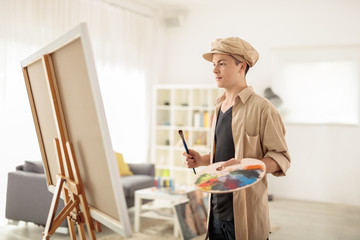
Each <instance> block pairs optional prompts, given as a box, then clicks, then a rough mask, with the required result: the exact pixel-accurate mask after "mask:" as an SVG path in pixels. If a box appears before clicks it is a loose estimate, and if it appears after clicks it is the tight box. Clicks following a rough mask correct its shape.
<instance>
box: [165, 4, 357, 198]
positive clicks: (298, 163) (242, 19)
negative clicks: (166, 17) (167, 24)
mask: <svg viewBox="0 0 360 240" xmlns="http://www.w3.org/2000/svg"><path fill="white" fill-rule="evenodd" d="M359 12H360V1H356V0H345V1H344V0H317V1H310V0H294V1H283V0H272V1H266V0H258V1H238V3H233V4H226V1H221V4H219V3H215V1H214V2H213V1H211V0H209V2H208V4H206V6H197V5H193V6H190V7H189V8H188V12H187V15H186V18H185V21H184V23H183V25H182V26H180V27H175V28H167V30H166V34H165V42H166V44H167V45H166V48H165V58H164V64H165V65H164V69H165V72H164V75H163V76H162V78H161V79H160V80H159V82H160V83H190V84H191V83H194V84H198V83H211V82H214V79H213V76H212V73H211V71H212V64H211V63H208V62H206V61H205V60H203V59H202V58H201V55H202V53H204V52H206V51H208V50H209V49H210V42H211V41H213V40H214V39H216V38H218V37H228V36H240V37H242V38H244V39H245V40H247V41H249V42H250V43H251V44H252V45H253V46H254V47H255V48H256V49H257V50H258V51H259V53H260V59H259V62H258V63H257V64H256V65H255V67H254V69H252V70H250V72H249V74H248V76H247V79H248V82H249V84H250V85H253V86H254V87H255V89H256V90H257V91H259V93H261V91H262V90H263V89H264V88H265V87H267V86H270V85H271V83H272V81H273V79H272V77H271V51H272V49H273V48H278V47H284V46H291V47H296V46H322V45H329V46H331V45H350V44H360V28H359V26H358V23H359V22H360V14H359ZM339 83H340V84H341V79H339ZM309 87H311V86H309ZM324 87H326V86H324ZM300 100H301V99H300ZM286 127H287V140H288V145H289V150H290V154H291V156H292V166H291V168H290V170H289V171H288V176H287V177H285V178H274V177H270V191H271V192H272V193H273V194H274V195H275V197H286V198H296V199H305V200H315V201H327V202H341V203H347V204H354V205H360V187H358V186H357V183H358V178H357V176H356V175H357V172H358V169H359V168H360V148H359V147H358V145H359V140H358V136H359V135H360V127H359V126H341V125H338V126H336V125H288V124H287V125H286ZM349 185H350V186H349Z"/></svg>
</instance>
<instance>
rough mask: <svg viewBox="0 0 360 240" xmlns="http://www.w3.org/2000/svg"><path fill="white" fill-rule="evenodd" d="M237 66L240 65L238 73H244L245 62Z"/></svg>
mask: <svg viewBox="0 0 360 240" xmlns="http://www.w3.org/2000/svg"><path fill="white" fill-rule="evenodd" d="M239 65H240V69H239V70H240V72H241V71H244V72H245V70H246V66H247V64H246V62H242V63H240V64H239Z"/></svg>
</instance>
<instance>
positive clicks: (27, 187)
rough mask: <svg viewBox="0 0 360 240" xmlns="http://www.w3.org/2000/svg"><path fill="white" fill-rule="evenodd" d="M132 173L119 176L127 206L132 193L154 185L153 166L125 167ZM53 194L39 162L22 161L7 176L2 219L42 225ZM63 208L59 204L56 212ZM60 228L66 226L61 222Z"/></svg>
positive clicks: (61, 204) (130, 205)
mask: <svg viewBox="0 0 360 240" xmlns="http://www.w3.org/2000/svg"><path fill="white" fill-rule="evenodd" d="M128 165H129V167H130V170H131V171H132V172H133V173H134V175H132V176H124V177H122V179H121V180H122V184H123V188H124V194H125V197H126V204H127V207H128V208H130V207H133V206H134V192H135V191H136V190H138V189H142V188H148V187H152V186H154V175H155V168H154V165H153V164H147V163H144V164H128ZM52 196H53V194H52V193H51V192H49V191H48V189H47V183H46V176H45V173H44V169H43V165H42V162H41V161H25V164H23V165H20V166H17V167H16V171H13V172H9V173H8V183H7V195H6V210H5V217H6V218H7V219H10V220H15V221H25V222H33V223H35V224H38V225H43V226H45V224H46V219H47V215H48V211H49V209H50V204H51V200H52ZM63 207H64V203H63V201H62V200H60V202H59V207H58V212H59V211H60V210H61V209H62V208H63ZM61 226H62V227H66V226H67V222H66V221H64V222H63V223H62V225H61Z"/></svg>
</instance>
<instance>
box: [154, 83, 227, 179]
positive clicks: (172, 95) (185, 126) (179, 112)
mask: <svg viewBox="0 0 360 240" xmlns="http://www.w3.org/2000/svg"><path fill="white" fill-rule="evenodd" d="M222 93H223V90H222V89H218V88H216V87H214V86H209V85H158V86H157V87H156V88H155V93H154V95H153V96H154V98H155V99H154V107H155V114H154V119H153V129H152V130H153V131H152V148H151V150H152V160H151V161H152V163H154V164H155V167H156V176H163V175H164V174H163V173H164V171H166V172H169V177H170V178H171V179H173V180H174V181H175V185H192V184H193V181H194V179H195V175H194V173H193V171H192V169H188V168H186V167H185V166H184V156H183V155H182V154H183V152H184V151H185V149H184V147H183V145H182V141H181V139H180V136H179V134H178V131H179V130H180V129H181V130H182V131H183V132H184V135H185V139H186V142H187V145H188V147H189V148H192V149H195V150H197V151H199V152H200V153H201V154H205V153H209V152H210V132H211V122H212V117H213V115H214V111H215V100H216V99H217V98H218V97H219V96H220V95H221V94H222Z"/></svg>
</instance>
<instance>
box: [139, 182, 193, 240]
mask: <svg viewBox="0 0 360 240" xmlns="http://www.w3.org/2000/svg"><path fill="white" fill-rule="evenodd" d="M193 190H194V188H191V189H190V188H189V189H186V190H184V191H174V192H170V191H166V190H165V189H159V188H155V187H152V188H145V189H140V190H137V191H135V209H134V210H135V212H134V215H135V216H134V230H135V232H139V230H140V224H141V223H140V220H141V217H146V218H154V219H163V220H170V221H173V222H174V236H178V232H179V231H178V224H177V219H176V214H175V213H174V209H173V207H174V205H176V204H178V203H183V202H186V201H188V200H189V199H188V197H187V193H188V192H191V191H193ZM142 200H165V201H168V202H169V204H170V207H171V208H172V211H173V214H172V215H168V216H166V215H159V214H156V213H155V212H153V211H144V212H142V209H141V206H142Z"/></svg>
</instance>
